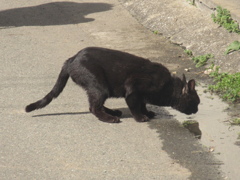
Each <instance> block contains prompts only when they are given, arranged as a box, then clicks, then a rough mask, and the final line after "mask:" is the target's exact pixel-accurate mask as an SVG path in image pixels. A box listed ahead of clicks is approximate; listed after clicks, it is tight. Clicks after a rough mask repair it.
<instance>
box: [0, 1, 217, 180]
mask: <svg viewBox="0 0 240 180" xmlns="http://www.w3.org/2000/svg"><path fill="white" fill-rule="evenodd" d="M0 39H1V41H0V52H1V53H0V54H1V66H0V70H1V76H0V84H1V85H0V87H1V88H0V93H1V106H0V108H1V111H0V116H1V120H0V123H1V126H0V145H1V148H0V177H1V178H0V179H3V180H10V179H23V180H25V179H86V180H88V179H126V180H129V179H134V180H136V179H144V180H146V179H164V180H165V179H166V180H168V179H169V180H170V179H174V180H178V179H179V180H184V179H188V178H190V179H204V177H205V175H206V174H207V175H208V176H207V177H208V179H220V177H221V175H220V173H219V170H218V169H217V166H216V163H215V161H214V160H213V157H212V156H210V155H209V153H207V152H206V151H205V149H204V148H203V147H202V146H201V145H199V143H198V141H197V140H196V139H194V137H193V136H192V135H191V134H190V133H189V132H188V131H186V129H184V128H182V127H180V125H179V124H178V122H177V120H175V119H174V118H173V117H172V116H170V115H169V114H168V112H167V111H166V110H164V109H163V108H156V107H150V108H152V109H154V110H155V111H157V112H158V113H159V116H157V117H156V119H154V120H152V121H151V122H150V123H137V122H135V121H134V119H133V118H132V117H131V115H130V113H129V111H128V109H127V106H126V104H125V102H124V100H123V99H111V100H109V101H107V103H106V106H108V107H112V108H120V109H122V110H123V112H124V114H123V117H122V119H121V121H122V123H120V124H108V123H103V122H100V121H98V120H97V119H96V117H95V116H93V115H92V114H90V113H89V111H88V102H87V96H86V94H85V92H84V91H83V90H82V89H81V88H79V87H78V86H76V85H75V84H74V83H73V82H71V80H69V82H68V84H67V86H66V88H65V89H64V91H63V93H62V94H61V95H60V96H59V98H58V99H56V100H54V101H53V102H52V103H51V104H50V105H49V106H47V107H46V108H44V109H41V110H38V111H35V112H32V113H29V114H27V113H25V112H24V107H25V106H26V105H27V104H29V103H32V102H34V101H36V100H38V99H40V98H42V97H43V96H44V95H46V93H48V92H49V91H50V89H51V88H52V86H53V85H54V83H55V81H56V78H57V76H58V73H59V72H60V69H61V66H62V64H63V62H64V61H65V60H66V59H67V58H69V57H71V56H73V55H74V54H75V53H77V52H78V51H79V50H81V49H82V48H84V47H87V46H100V47H107V48H113V49H118V50H123V51H127V52H130V53H134V54H136V55H139V56H143V57H147V58H150V59H152V60H154V61H159V62H160V61H161V59H165V61H166V60H167V59H171V58H179V57H180V56H183V50H182V49H181V48H179V47H178V46H175V45H173V44H171V43H169V42H168V40H166V39H165V38H163V37H161V36H156V35H155V34H153V33H152V32H150V31H149V30H147V29H145V28H144V27H143V26H142V25H140V24H139V23H138V22H137V21H136V20H135V19H134V18H133V17H132V16H131V15H130V14H129V12H128V11H127V10H125V9H124V8H123V7H122V6H121V4H120V3H119V2H118V1H117V0H101V1H100V0H94V1H91V2H89V1H86V0H85V1H84V0H82V1H81V0H79V1H64V2H62V1H54V2H50V3H49V1H48V0H38V1H27V0H21V1H14V2H10V1H7V0H1V2H0ZM168 65H169V67H170V68H174V67H177V66H178V65H177V64H168ZM214 163H215V164H214ZM203 172H204V173H203Z"/></svg>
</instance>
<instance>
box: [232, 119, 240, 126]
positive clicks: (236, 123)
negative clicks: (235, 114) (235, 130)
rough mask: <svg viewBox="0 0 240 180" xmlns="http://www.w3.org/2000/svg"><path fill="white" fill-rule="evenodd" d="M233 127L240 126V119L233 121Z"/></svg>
mask: <svg viewBox="0 0 240 180" xmlns="http://www.w3.org/2000/svg"><path fill="white" fill-rule="evenodd" d="M231 125H240V118H235V119H233V120H232V121H231Z"/></svg>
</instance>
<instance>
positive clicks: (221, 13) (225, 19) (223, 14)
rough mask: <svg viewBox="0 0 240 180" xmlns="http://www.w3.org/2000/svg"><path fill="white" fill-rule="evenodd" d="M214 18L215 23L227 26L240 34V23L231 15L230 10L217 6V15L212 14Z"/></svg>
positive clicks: (229, 29)
mask: <svg viewBox="0 0 240 180" xmlns="http://www.w3.org/2000/svg"><path fill="white" fill-rule="evenodd" d="M212 19H213V21H214V22H215V23H217V24H219V25H220V26H223V27H224V28H226V29H227V30H228V31H229V32H235V33H238V34H240V29H239V24H238V23H237V22H236V21H234V20H233V19H232V17H231V14H230V11H228V10H227V9H223V8H222V7H221V6H217V15H215V14H212Z"/></svg>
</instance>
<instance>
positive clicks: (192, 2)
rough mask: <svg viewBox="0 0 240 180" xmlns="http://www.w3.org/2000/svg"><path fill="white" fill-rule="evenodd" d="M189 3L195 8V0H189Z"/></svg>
mask: <svg viewBox="0 0 240 180" xmlns="http://www.w3.org/2000/svg"><path fill="white" fill-rule="evenodd" d="M187 2H188V3H189V4H191V5H193V6H195V0H187Z"/></svg>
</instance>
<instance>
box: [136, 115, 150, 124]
mask: <svg viewBox="0 0 240 180" xmlns="http://www.w3.org/2000/svg"><path fill="white" fill-rule="evenodd" d="M149 120H150V119H149V118H148V117H147V116H145V115H143V116H141V117H139V118H137V119H136V121H137V122H147V121H149Z"/></svg>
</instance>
